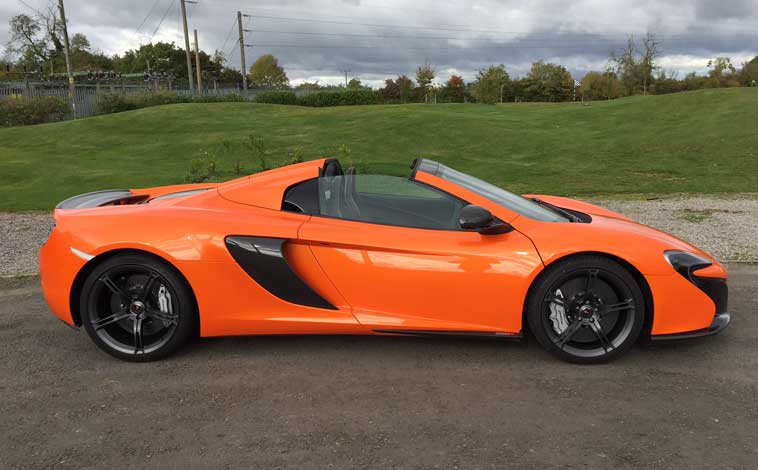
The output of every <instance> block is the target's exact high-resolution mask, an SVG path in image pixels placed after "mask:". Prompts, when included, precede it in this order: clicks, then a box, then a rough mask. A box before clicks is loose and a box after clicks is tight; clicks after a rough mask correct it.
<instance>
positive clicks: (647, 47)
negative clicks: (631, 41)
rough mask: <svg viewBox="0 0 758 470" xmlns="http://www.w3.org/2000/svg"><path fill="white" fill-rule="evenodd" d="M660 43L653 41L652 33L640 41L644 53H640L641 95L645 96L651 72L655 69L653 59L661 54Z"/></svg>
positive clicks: (650, 79) (650, 80)
mask: <svg viewBox="0 0 758 470" xmlns="http://www.w3.org/2000/svg"><path fill="white" fill-rule="evenodd" d="M660 45H661V43H660V41H658V40H656V39H655V35H653V33H647V35H645V38H644V39H643V40H642V47H643V49H644V52H643V53H642V60H641V61H640V66H641V67H642V94H643V95H647V90H648V86H649V85H650V83H651V82H652V78H653V71H655V69H656V68H657V66H656V65H655V59H657V58H658V56H659V55H660V54H661V50H660Z"/></svg>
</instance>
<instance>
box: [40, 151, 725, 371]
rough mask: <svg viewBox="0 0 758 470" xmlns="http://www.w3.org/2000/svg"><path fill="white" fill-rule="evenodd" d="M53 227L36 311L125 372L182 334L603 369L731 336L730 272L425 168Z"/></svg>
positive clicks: (238, 189)
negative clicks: (363, 337) (540, 351)
mask: <svg viewBox="0 0 758 470" xmlns="http://www.w3.org/2000/svg"><path fill="white" fill-rule="evenodd" d="M53 215H54V218H55V222H56V225H55V228H54V230H53V231H52V233H51V235H50V238H49V239H48V240H47V242H46V244H45V245H44V247H43V248H42V250H41V253H40V264H41V266H40V268H41V269H40V272H41V280H42V287H43V290H44V294H45V298H46V300H47V303H48V305H49V306H50V309H51V310H52V312H53V313H54V314H55V315H56V316H57V317H58V318H60V319H61V320H63V321H64V322H65V323H67V324H69V325H71V326H74V327H77V328H79V327H83V328H84V330H85V331H86V332H87V334H89V336H90V337H91V338H92V340H93V341H94V343H95V344H96V345H97V346H98V347H100V348H101V349H102V350H104V351H106V352H108V353H110V354H111V355H113V356H115V357H117V358H120V359H125V360H130V361H149V360H154V359H158V358H162V357H165V356H166V355H168V354H170V353H172V352H174V351H176V350H177V349H178V348H179V347H180V346H182V345H184V344H185V343H187V341H188V340H190V339H191V338H193V337H196V336H201V337H210V336H225V335H279V334H298V335H300V334H329V335H337V334H376V335H417V336H422V335H423V336H427V335H440V336H462V337H479V338H493V339H517V338H522V337H523V336H524V335H526V334H527V332H528V333H531V335H533V336H534V338H536V340H537V341H538V342H539V344H540V345H542V346H543V347H544V348H545V349H547V350H548V351H549V352H551V353H553V354H555V355H556V356H558V357H560V358H562V359H565V360H568V361H572V362H576V363H598V362H604V361H608V360H611V359H614V358H617V357H619V356H621V355H622V354H624V353H625V352H627V351H628V350H629V349H630V348H631V347H632V345H634V343H635V342H636V341H638V340H640V339H646V340H649V339H652V340H672V339H674V340H675V339H684V338H693V337H701V336H707V335H712V334H715V333H718V332H720V331H721V330H723V329H724V328H725V327H726V326H727V324H728V323H729V320H730V316H729V313H727V284H726V279H727V273H726V270H725V268H724V266H723V265H722V264H720V263H719V262H718V261H716V260H715V259H714V258H713V257H712V256H711V255H709V254H708V253H705V252H703V251H702V250H700V249H698V248H695V247H694V246H692V245H690V244H688V243H686V242H684V241H682V240H679V239H677V238H674V237H673V236H671V235H668V234H666V233H663V232H660V231H658V230H655V229H653V228H650V227H647V226H644V225H641V224H638V223H635V222H633V221H631V220H629V219H628V218H626V217H624V216H622V215H619V214H617V213H614V212H611V211H609V210H606V209H603V208H601V207H597V206H595V205H591V204H587V203H584V202H579V201H576V200H572V199H566V198H561V197H551V196H519V195H516V194H513V193H510V192H508V191H505V190H503V189H501V188H499V187H497V186H494V185H492V184H489V183H486V182H484V181H482V180H480V179H477V178H474V177H472V176H470V175H467V174H464V173H461V172H459V171H456V170H454V169H451V168H448V167H446V166H444V165H442V164H439V163H437V162H434V161H431V160H426V159H417V160H415V161H414V162H413V165H412V172H411V175H410V177H408V178H403V177H395V176H384V175H370V174H369V175H364V174H356V173H355V171H354V169H353V168H348V169H345V170H343V168H342V166H341V165H340V163H339V162H338V161H337V160H335V159H321V160H315V161H309V162H305V163H299V164H295V165H290V166H286V167H283V168H278V169H275V170H270V171H266V172H263V173H258V174H255V175H252V176H248V177H244V178H240V179H236V180H232V181H228V182H225V183H207V184H191V185H181V186H166V187H157V188H149V189H132V190H108V191H99V192H94V193H88V194H82V195H79V196H75V197H72V198H70V199H67V200H65V201H63V202H61V203H60V204H59V205H58V206H57V207H56V209H55V211H54V213H53Z"/></svg>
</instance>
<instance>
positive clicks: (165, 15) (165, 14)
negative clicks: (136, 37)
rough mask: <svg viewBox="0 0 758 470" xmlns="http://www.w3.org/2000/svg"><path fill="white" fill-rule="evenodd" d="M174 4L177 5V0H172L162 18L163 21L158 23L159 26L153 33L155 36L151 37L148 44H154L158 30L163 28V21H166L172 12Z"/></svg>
mask: <svg viewBox="0 0 758 470" xmlns="http://www.w3.org/2000/svg"><path fill="white" fill-rule="evenodd" d="M174 3H176V0H171V3H169V4H168V8H167V9H166V12H165V13H164V14H163V18H161V21H160V22H159V23H158V26H156V27H155V31H153V34H152V36H150V40H149V41H148V42H153V38H154V37H155V35H156V34H157V33H158V30H159V29H160V28H161V25H162V24H163V21H165V20H166V17H167V16H168V12H169V11H171V7H173V6H174Z"/></svg>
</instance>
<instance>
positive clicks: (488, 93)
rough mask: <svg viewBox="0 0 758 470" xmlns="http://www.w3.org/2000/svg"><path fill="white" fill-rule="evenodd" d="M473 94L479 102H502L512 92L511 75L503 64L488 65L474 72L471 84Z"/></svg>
mask: <svg viewBox="0 0 758 470" xmlns="http://www.w3.org/2000/svg"><path fill="white" fill-rule="evenodd" d="M473 91H474V96H475V97H476V100H477V101H478V102H480V103H488V104H493V103H498V102H499V103H502V102H504V101H507V100H508V97H509V96H510V95H511V94H512V86H511V77H510V76H509V75H508V72H506V70H505V65H503V64H500V65H497V66H495V65H490V66H489V67H488V68H486V69H481V70H479V72H477V74H476V79H475V80H474V85H473Z"/></svg>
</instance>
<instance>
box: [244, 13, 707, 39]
mask: <svg viewBox="0 0 758 470" xmlns="http://www.w3.org/2000/svg"><path fill="white" fill-rule="evenodd" d="M249 16H251V17H254V18H260V19H268V20H282V21H296V22H303V23H322V24H339V25H349V26H365V27H377V28H389V29H400V30H402V29H410V30H421V31H454V32H469V33H490V34H511V35H519V34H524V35H526V34H531V32H530V31H503V30H497V29H470V28H466V27H462V26H465V25H447V26H445V25H438V26H416V25H394V24H381V23H357V22H351V21H333V20H327V19H321V18H296V17H289V16H269V15H249ZM344 18H349V17H344ZM574 34H581V35H584V36H593V37H599V38H606V39H607V38H610V37H613V36H617V37H619V38H623V39H624V40H626V38H627V37H628V35H627V34H625V33H617V34H605V33H590V32H577V33H574ZM697 34H698V36H703V35H704V34H703V33H697ZM713 35H715V36H717V34H715V33H714V34H713ZM689 36H690V34H672V35H656V37H657V38H658V39H668V38H677V37H689Z"/></svg>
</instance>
